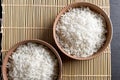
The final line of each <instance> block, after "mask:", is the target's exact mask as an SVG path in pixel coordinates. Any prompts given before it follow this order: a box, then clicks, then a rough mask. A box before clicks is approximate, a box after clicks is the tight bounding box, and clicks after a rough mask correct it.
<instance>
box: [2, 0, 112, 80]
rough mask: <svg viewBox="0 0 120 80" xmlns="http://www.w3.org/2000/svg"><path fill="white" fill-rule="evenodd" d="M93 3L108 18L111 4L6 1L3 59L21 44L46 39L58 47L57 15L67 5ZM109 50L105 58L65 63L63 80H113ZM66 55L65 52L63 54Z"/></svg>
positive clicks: (95, 0) (98, 1) (104, 0)
mask: <svg viewBox="0 0 120 80" xmlns="http://www.w3.org/2000/svg"><path fill="white" fill-rule="evenodd" d="M80 1H84V2H90V3H93V4H96V5H98V6H100V7H101V8H102V9H103V10H104V11H105V12H106V13H107V14H108V15H109V14H110V13H109V9H110V7H109V6H110V5H109V0H3V4H2V6H3V22H2V24H3V27H2V32H3V39H2V53H3V58H4V56H5V54H6V52H7V51H8V49H9V48H10V47H11V46H12V45H14V44H15V43H17V42H18V41H22V40H26V39H42V40H44V41H47V42H48V43H50V44H52V45H53V46H54V47H56V45H55V42H54V40H53V36H52V27H53V26H52V25H53V22H54V19H55V17H56V15H57V14H58V13H59V12H60V10H61V9H62V8H63V7H64V6H66V5H67V4H70V3H73V2H80ZM110 52H111V51H110V47H108V48H107V49H106V50H105V51H104V53H103V54H102V55H100V56H99V57H97V58H95V59H92V60H88V61H77V60H72V59H69V58H66V57H65V56H64V55H61V57H62V59H63V70H62V76H63V78H62V79H63V80H111V54H110ZM59 53H60V54H62V53H61V52H59Z"/></svg>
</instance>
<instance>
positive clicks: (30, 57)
mask: <svg viewBox="0 0 120 80" xmlns="http://www.w3.org/2000/svg"><path fill="white" fill-rule="evenodd" d="M57 77H58V60H57V58H56V57H55V55H54V54H53V53H52V52H51V51H50V50H49V49H48V48H47V47H45V46H43V45H38V44H36V43H27V44H25V45H21V46H19V47H18V48H17V49H16V51H15V52H13V54H12V56H10V59H9V63H8V78H9V80H56V79H57Z"/></svg>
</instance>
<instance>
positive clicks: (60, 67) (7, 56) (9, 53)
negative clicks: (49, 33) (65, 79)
mask: <svg viewBox="0 0 120 80" xmlns="http://www.w3.org/2000/svg"><path fill="white" fill-rule="evenodd" d="M28 42H33V43H37V44H41V45H44V46H46V47H47V48H49V49H50V50H51V51H52V52H53V53H54V55H55V56H56V58H57V59H58V63H59V71H58V72H59V74H58V79H57V80H61V79H62V61H61V58H60V56H59V54H58V52H57V51H56V50H55V49H54V48H53V47H52V46H51V45H50V44H48V43H47V42H45V41H42V40H25V41H21V42H19V43H17V44H15V45H14V46H13V47H12V48H11V49H10V50H9V51H8V53H7V55H6V56H5V59H4V60H3V65H2V74H3V79H4V80H8V78H7V68H6V65H7V63H8V59H9V56H10V55H12V53H13V52H14V51H15V50H16V49H17V48H18V47H19V46H20V45H23V44H26V43H28Z"/></svg>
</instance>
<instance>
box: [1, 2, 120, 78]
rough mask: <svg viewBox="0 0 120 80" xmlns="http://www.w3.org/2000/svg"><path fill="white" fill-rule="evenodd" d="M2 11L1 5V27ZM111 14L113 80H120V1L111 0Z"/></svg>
mask: <svg viewBox="0 0 120 80" xmlns="http://www.w3.org/2000/svg"><path fill="white" fill-rule="evenodd" d="M0 2H1V0H0ZM1 10H2V8H1V5H0V26H1V17H2V16H1V14H2V12H1ZM110 14H111V16H110V17H111V20H112V23H113V39H112V44H111V50H112V51H111V54H112V80H120V0H110ZM0 42H1V32H0ZM0 49H1V47H0ZM0 65H1V54H0ZM0 67H1V66H0ZM0 70H1V69H0Z"/></svg>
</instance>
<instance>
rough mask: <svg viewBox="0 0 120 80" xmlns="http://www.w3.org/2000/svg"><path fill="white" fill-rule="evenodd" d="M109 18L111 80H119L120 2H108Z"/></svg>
mask: <svg viewBox="0 0 120 80" xmlns="http://www.w3.org/2000/svg"><path fill="white" fill-rule="evenodd" d="M110 17H111V20H112V23H113V39H112V44H111V49H112V52H111V54H112V80H120V0H110Z"/></svg>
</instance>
